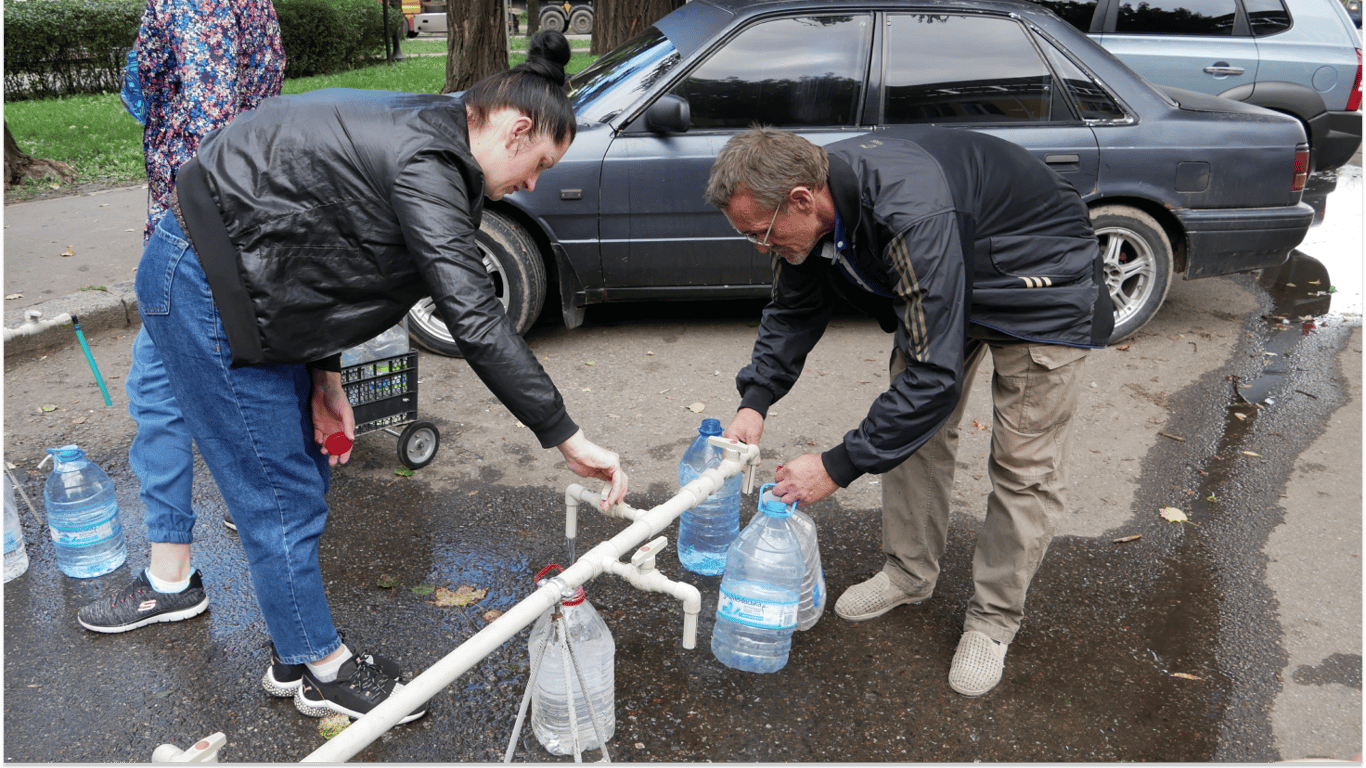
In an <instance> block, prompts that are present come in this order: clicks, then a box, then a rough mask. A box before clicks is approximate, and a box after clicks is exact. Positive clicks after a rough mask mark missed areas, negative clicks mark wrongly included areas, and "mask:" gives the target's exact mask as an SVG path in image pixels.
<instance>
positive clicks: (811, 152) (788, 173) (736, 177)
mask: <svg viewBox="0 0 1366 768" xmlns="http://www.w3.org/2000/svg"><path fill="white" fill-rule="evenodd" d="M829 176H830V158H829V157H827V156H826V154H825V149H824V148H823V147H818V146H816V145H815V144H812V143H811V142H809V141H807V140H806V139H804V138H802V137H801V136H798V135H797V134H795V133H791V132H788V131H777V130H774V129H772V128H767V127H760V126H756V127H754V128H751V129H750V130H748V131H746V132H744V133H741V134H738V135H736V136H734V137H733V138H731V140H730V141H728V142H726V146H725V147H723V148H722V149H721V154H719V155H717V156H716V162H715V164H713V165H712V167H711V178H709V179H708V180H707V191H706V201H707V203H708V204H710V205H714V206H716V207H717V208H720V209H721V210H725V209H726V208H728V207H729V206H730V201H731V198H733V197H735V196H736V195H737V194H739V193H740V192H743V191H745V190H749V191H750V192H751V193H752V194H753V195H754V199H755V202H757V203H759V204H760V205H762V206H763V207H765V208H769V209H772V210H777V209H778V206H779V205H782V202H783V200H785V199H787V195H788V193H789V192H791V191H792V188H793V187H809V188H810V189H811V190H812V191H818V190H821V189H824V188H825V183H826V180H827V179H828V178H829Z"/></svg>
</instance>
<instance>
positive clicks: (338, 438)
mask: <svg viewBox="0 0 1366 768" xmlns="http://www.w3.org/2000/svg"><path fill="white" fill-rule="evenodd" d="M354 444H355V441H353V440H352V439H351V438H349V437H347V436H346V433H345V432H333V433H332V434H330V435H328V436H327V440H326V441H325V442H324V443H323V445H324V446H325V447H326V448H327V452H328V454H330V455H332V456H340V455H342V454H343V453H346V452H347V451H349V450H351V446H352V445H354Z"/></svg>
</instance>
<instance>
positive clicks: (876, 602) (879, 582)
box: [835, 571, 929, 621]
mask: <svg viewBox="0 0 1366 768" xmlns="http://www.w3.org/2000/svg"><path fill="white" fill-rule="evenodd" d="M927 599H929V595H925V596H924V597H917V596H915V595H911V594H908V593H906V592H902V591H901V590H900V589H898V588H897V586H896V585H895V584H893V583H892V580H891V579H890V578H889V577H888V576H887V572H886V571H878V572H877V575H876V576H874V577H873V578H871V579H869V580H867V581H865V582H863V583H861V584H855V585H854V586H852V587H850V588H848V589H846V590H844V594H842V595H840V599H839V600H838V601H836V603H835V614H836V615H837V616H839V617H840V618H841V619H844V620H845V621H867V620H869V619H876V618H877V617H879V616H881V615H882V614H884V613H886V612H887V611H890V610H892V609H893V608H895V607H897V606H898V605H906V604H907V603H910V604H912V605H914V604H916V603H922V602H924V601H925V600H927Z"/></svg>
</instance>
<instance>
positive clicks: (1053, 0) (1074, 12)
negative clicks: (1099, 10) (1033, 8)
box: [1034, 0, 1098, 32]
mask: <svg viewBox="0 0 1366 768" xmlns="http://www.w3.org/2000/svg"><path fill="white" fill-rule="evenodd" d="M1034 2H1036V3H1038V4H1039V5H1042V6H1043V7H1045V8H1047V9H1048V10H1050V11H1052V12H1054V13H1056V14H1058V15H1059V16H1061V17H1062V20H1063V21H1065V22H1067V23H1068V24H1071V25H1072V26H1074V27H1076V28H1077V29H1080V30H1081V31H1082V32H1090V31H1091V18H1092V17H1093V16H1095V15H1096V5H1097V4H1098V0H1034Z"/></svg>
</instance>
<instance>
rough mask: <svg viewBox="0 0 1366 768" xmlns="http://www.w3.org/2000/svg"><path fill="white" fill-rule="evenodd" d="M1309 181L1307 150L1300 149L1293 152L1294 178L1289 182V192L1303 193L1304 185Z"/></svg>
mask: <svg viewBox="0 0 1366 768" xmlns="http://www.w3.org/2000/svg"><path fill="white" fill-rule="evenodd" d="M1308 180H1309V150H1307V149H1300V150H1296V151H1295V177H1294V179H1293V180H1291V182H1290V191H1291V192H1303V191H1304V184H1305V182H1307V181H1308Z"/></svg>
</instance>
